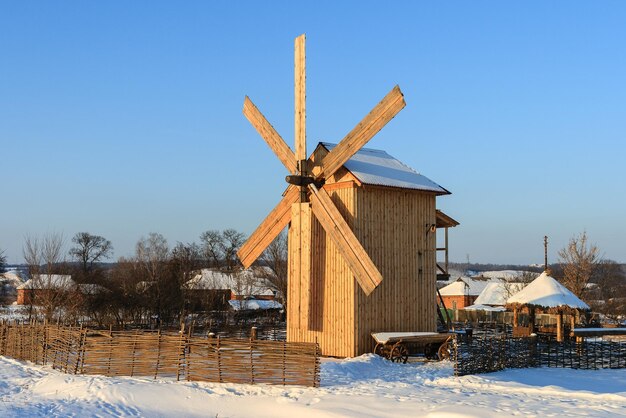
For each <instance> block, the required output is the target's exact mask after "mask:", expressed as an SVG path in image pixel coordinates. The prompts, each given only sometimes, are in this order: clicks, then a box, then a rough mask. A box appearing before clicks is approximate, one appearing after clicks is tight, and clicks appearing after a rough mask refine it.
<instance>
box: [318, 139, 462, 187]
mask: <svg viewBox="0 0 626 418" xmlns="http://www.w3.org/2000/svg"><path fill="white" fill-rule="evenodd" d="M321 145H322V146H323V147H324V148H326V149H328V150H329V151H330V150H332V149H333V148H334V147H335V146H336V144H331V143H328V142H322V143H321ZM343 166H344V167H345V168H346V169H347V170H348V171H350V172H351V173H352V174H353V175H354V176H355V177H356V178H357V179H358V180H359V181H360V182H361V183H363V184H371V185H376V186H388V187H400V188H404V189H415V190H425V191H429V192H435V193H437V194H450V192H449V191H448V190H446V189H444V188H443V187H441V186H440V185H438V184H437V183H435V182H434V181H432V180H430V179H429V178H427V177H426V176H423V175H421V174H419V173H418V172H417V171H415V170H413V169H412V168H411V167H409V166H408V165H406V164H404V163H402V162H401V161H400V160H398V159H396V158H394V157H392V156H391V155H389V154H387V153H386V152H385V151H382V150H376V149H370V148H361V149H360V150H359V151H357V153H356V154H354V155H353V156H352V158H350V159H349V160H348V161H347V162H346V163H345V164H344V165H343Z"/></svg>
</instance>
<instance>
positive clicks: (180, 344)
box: [176, 322, 186, 381]
mask: <svg viewBox="0 0 626 418" xmlns="http://www.w3.org/2000/svg"><path fill="white" fill-rule="evenodd" d="M184 341H185V322H183V323H182V324H181V327H180V336H179V340H178V364H177V366H176V381H180V369H181V367H182V363H183V360H184V358H185V351H186V344H185V343H184Z"/></svg>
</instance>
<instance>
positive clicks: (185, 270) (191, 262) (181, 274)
mask: <svg viewBox="0 0 626 418" xmlns="http://www.w3.org/2000/svg"><path fill="white" fill-rule="evenodd" d="M201 258H202V257H201V250H200V247H199V246H198V244H196V243H191V244H189V243H187V244H183V243H182V242H179V243H177V244H176V246H175V247H174V248H173V249H172V255H171V259H170V267H171V272H172V284H174V285H175V288H172V289H171V292H170V293H169V297H170V299H171V305H172V306H174V305H177V306H178V312H177V313H178V315H179V322H181V323H182V321H183V320H184V318H185V315H186V312H187V310H188V309H187V306H186V305H188V303H187V298H186V297H185V296H186V295H185V294H184V289H185V284H186V283H187V282H188V281H189V280H191V279H192V277H193V274H195V271H197V270H198V269H200V268H201V267H202V265H201Z"/></svg>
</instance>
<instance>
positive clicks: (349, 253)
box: [309, 184, 383, 295]
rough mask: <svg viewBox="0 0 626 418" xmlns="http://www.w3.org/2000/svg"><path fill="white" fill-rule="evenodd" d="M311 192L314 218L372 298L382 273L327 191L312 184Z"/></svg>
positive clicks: (380, 280)
mask: <svg viewBox="0 0 626 418" xmlns="http://www.w3.org/2000/svg"><path fill="white" fill-rule="evenodd" d="M309 189H310V190H311V209H312V210H313V215H315V217H316V218H317V220H318V221H319V223H320V224H321V225H322V227H323V228H324V230H325V231H326V233H327V234H328V236H329V237H330V239H331V240H332V241H333V243H334V244H335V245H336V246H337V249H338V250H339V252H340V253H341V255H342V256H343V258H344V260H345V261H346V263H348V266H349V267H350V269H351V270H352V273H353V274H354V276H355V278H356V280H357V282H358V283H359V286H361V289H363V292H365V294H366V295H369V294H370V293H372V292H373V291H374V289H375V288H376V287H377V286H378V285H379V284H380V283H381V282H382V280H383V276H382V274H380V272H379V271H378V268H377V267H376V265H375V264H374V262H373V261H372V260H371V258H370V257H369V255H368V254H367V252H366V251H365V249H364V248H363V246H362V245H361V243H360V242H359V240H358V239H357V238H356V236H355V235H354V232H352V230H351V229H350V226H349V225H348V224H347V222H346V221H345V220H344V219H343V217H342V216H341V213H339V211H338V210H337V208H336V207H335V204H334V203H333V201H332V199H331V198H330V196H329V195H328V193H327V192H326V191H325V190H324V189H321V190H318V189H317V188H316V187H315V186H314V185H312V184H311V185H309Z"/></svg>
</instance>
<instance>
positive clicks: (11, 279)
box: [0, 270, 24, 288]
mask: <svg viewBox="0 0 626 418" xmlns="http://www.w3.org/2000/svg"><path fill="white" fill-rule="evenodd" d="M0 280H2V281H5V282H6V283H7V284H9V285H11V286H13V287H15V288H17V287H18V286H20V285H22V284H23V283H24V281H23V280H22V278H21V277H20V275H19V274H18V273H17V272H16V271H14V270H12V271H6V272H4V273H2V274H0Z"/></svg>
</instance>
